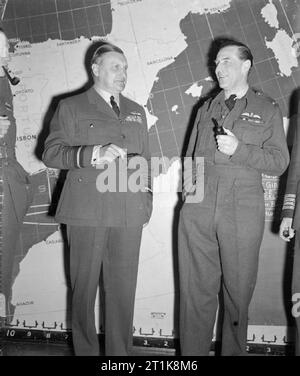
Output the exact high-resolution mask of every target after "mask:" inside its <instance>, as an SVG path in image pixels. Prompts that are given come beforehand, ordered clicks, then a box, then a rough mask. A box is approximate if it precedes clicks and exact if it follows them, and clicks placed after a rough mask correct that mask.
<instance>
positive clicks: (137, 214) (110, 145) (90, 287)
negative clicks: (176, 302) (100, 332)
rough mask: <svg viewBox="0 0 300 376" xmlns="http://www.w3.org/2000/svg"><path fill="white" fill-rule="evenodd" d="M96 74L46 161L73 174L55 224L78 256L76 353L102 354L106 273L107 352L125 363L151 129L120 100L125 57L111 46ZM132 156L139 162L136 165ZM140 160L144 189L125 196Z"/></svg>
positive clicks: (97, 60)
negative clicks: (98, 312) (100, 307)
mask: <svg viewBox="0 0 300 376" xmlns="http://www.w3.org/2000/svg"><path fill="white" fill-rule="evenodd" d="M91 68H92V73H93V77H94V86H93V87H92V88H91V89H89V90H88V91H86V92H84V93H83V94H80V95H77V96H73V97H70V98H67V99H65V100H63V101H61V102H60V105H59V107H58V109H57V111H56V114H55V115H54V118H53V120H52V123H51V129H50V135H49V137H48V138H47V140H46V143H45V151H44V154H43V161H44V162H45V164H46V165H47V166H49V167H52V168H59V169H67V170H69V171H68V175H67V179H66V182H65V184H64V188H63V191H62V194H61V197H60V201H59V204H58V207H57V211H56V219H57V221H58V222H61V223H66V224H67V230H68V239H69V244H70V249H71V252H70V253H71V260H70V267H71V284H72V293H73V298H72V336H73V344H74V349H75V354H76V355H99V344H98V337H97V333H96V329H95V315H94V307H95V299H96V291H97V287H98V284H99V276H100V271H101V267H102V270H103V282H104V292H105V353H106V355H124V356H126V355H129V354H130V350H131V347H132V328H133V313H134V300H135V290H136V280H137V270H138V259H139V249H140V241H141V234H142V227H143V224H145V223H147V222H148V220H149V217H150V214H151V210H152V195H151V184H150V183H149V180H148V162H149V161H150V153H149V144H148V130H147V122H146V115H145V111H144V109H143V108H142V107H141V106H140V105H138V104H137V103H136V102H133V101H131V100H129V99H128V98H126V97H124V96H123V95H121V92H122V91H123V89H124V87H125V84H126V81H127V60H126V58H125V56H124V54H123V52H122V50H120V49H119V48H118V47H116V46H113V45H110V44H104V45H102V46H100V47H99V48H98V49H97V50H96V51H95V53H94V56H93V58H92V61H91ZM129 155H131V156H133V155H135V156H136V157H135V158H133V159H131V160H129V159H128V158H129ZM139 156H140V157H139ZM126 157H127V158H126ZM136 158H138V159H139V160H140V159H141V160H140V162H141V165H143V168H141V170H142V173H141V180H142V182H141V185H140V186H141V189H137V190H134V189H131V188H132V187H127V189H124V187H122V189H121V188H120V185H119V184H118V183H120V181H123V183H124V174H121V175H120V176H119V174H118V170H119V167H120V166H121V165H123V167H124V163H123V160H125V161H126V159H127V161H129V165H128V169H127V167H126V170H127V171H125V173H128V180H126V179H127V178H126V177H125V184H127V182H126V181H128V184H129V179H130V177H132V174H131V173H133V170H131V171H130V163H131V162H132V161H133V160H134V159H136ZM143 162H146V166H145V164H144V163H143ZM104 165H105V166H106V167H108V169H107V170H106V171H108V170H109V169H110V171H114V168H115V172H111V174H108V181H109V180H111V184H112V186H111V188H112V189H109V190H108V191H106V192H105V189H103V188H105V187H104V184H105V179H102V176H103V175H101V174H104V172H105V171H102V172H101V170H100V169H99V168H101V166H104ZM125 166H126V163H125ZM123 172H124V170H123ZM100 173H101V174H100ZM114 183H117V184H116V185H115V186H114ZM108 184H109V183H108Z"/></svg>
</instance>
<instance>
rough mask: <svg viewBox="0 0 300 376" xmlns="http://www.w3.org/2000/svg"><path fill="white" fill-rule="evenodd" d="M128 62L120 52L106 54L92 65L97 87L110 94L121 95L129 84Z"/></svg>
mask: <svg viewBox="0 0 300 376" xmlns="http://www.w3.org/2000/svg"><path fill="white" fill-rule="evenodd" d="M127 68H128V64H127V60H126V58H125V56H124V55H123V54H121V53H119V52H114V51H111V52H106V53H104V54H103V55H102V56H101V57H100V58H99V61H97V62H96V63H95V64H93V65H92V70H93V74H94V78H95V85H96V86H97V87H98V88H100V89H102V90H105V91H107V92H109V93H110V94H112V95H114V96H116V95H118V94H120V93H121V92H122V91H123V90H124V88H125V86H126V82H127Z"/></svg>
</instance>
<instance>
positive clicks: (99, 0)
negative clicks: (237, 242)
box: [0, 0, 300, 343]
mask: <svg viewBox="0 0 300 376" xmlns="http://www.w3.org/2000/svg"><path fill="white" fill-rule="evenodd" d="M0 12H2V21H1V26H2V27H3V28H4V30H5V31H6V33H7V35H8V37H9V39H10V43H11V46H12V47H11V62H10V65H9V68H10V70H11V72H12V73H13V74H15V75H17V76H19V77H20V79H21V82H20V84H19V85H17V86H15V87H13V91H14V92H13V94H14V115H15V118H16V121H17V158H18V160H19V161H20V163H21V164H22V165H23V167H24V168H25V169H26V170H27V171H28V172H29V173H30V174H31V178H32V180H33V182H34V186H35V196H34V202H33V204H32V206H31V208H30V210H29V212H28V213H27V215H26V218H25V221H24V226H23V230H22V234H21V242H20V250H19V256H18V258H17V259H16V262H15V281H14V284H13V288H12V297H11V312H10V314H11V316H12V317H11V318H12V322H11V325H12V326H13V327H16V328H17V327H18V328H22V327H33V328H36V329H45V328H46V329H47V328H48V329H49V330H52V329H53V330H62V331H63V330H66V329H67V328H69V320H68V304H67V301H68V283H67V277H66V261H65V256H66V250H65V248H64V242H63V238H62V233H61V231H60V228H59V225H58V224H57V223H55V222H54V220H53V217H52V216H51V215H50V214H49V212H50V213H51V205H52V203H53V201H55V197H56V196H55V194H56V193H55V192H56V187H57V180H58V174H59V172H58V171H55V170H51V169H47V168H46V167H45V166H44V165H43V163H42V162H41V160H40V154H39V150H38V148H39V140H40V137H41V134H42V133H43V129H44V128H45V127H46V126H47V122H48V120H49V116H50V115H51V111H49V108H50V105H51V103H52V100H53V98H54V97H57V96H59V95H62V94H65V93H68V92H71V91H74V90H76V89H78V88H80V87H82V86H83V85H84V84H85V82H86V80H87V74H86V71H85V68H84V57H85V54H86V51H87V49H88V47H89V46H90V44H91V43H92V41H95V40H97V39H105V40H108V41H110V42H112V43H115V44H117V45H118V46H120V47H121V48H122V49H123V50H124V52H125V54H126V56H127V58H128V63H129V70H128V84H127V87H126V90H125V94H126V95H128V96H129V97H131V98H133V99H134V100H136V101H137V102H139V103H140V104H141V105H143V106H144V107H145V110H146V113H147V118H148V126H149V136H150V146H151V152H152V154H153V156H157V157H165V158H166V159H165V163H164V164H163V168H162V171H161V172H160V173H159V174H157V176H155V181H154V188H155V191H156V192H155V195H154V211H153V216H152V219H151V221H150V223H149V225H148V226H147V227H146V228H145V229H144V233H143V240H142V246H141V257H140V264H139V278H138V287H137V296H136V305H135V317H134V334H135V335H141V336H152V337H176V336H178V331H177V312H178V306H177V298H178V294H177V293H178V289H177V274H176V272H177V268H176V244H175V242H174V231H173V230H174V228H176V215H175V214H176V212H177V202H178V195H177V192H176V189H173V190H172V189H166V191H165V192H164V190H163V189H162V187H167V188H168V187H169V188H170V187H173V186H174V184H175V185H176V181H177V180H178V177H179V175H180V163H179V159H178V157H180V156H181V155H182V150H183V145H184V140H185V138H186V133H187V129H188V124H189V122H190V119H191V116H192V113H193V108H194V107H195V106H196V105H197V103H198V101H199V100H201V99H202V98H204V97H205V96H206V95H207V94H208V93H209V92H210V91H211V90H212V88H213V87H214V82H213V79H212V77H211V73H210V70H209V68H208V66H207V62H208V53H209V48H210V45H211V41H212V39H214V38H218V37H224V36H227V37H233V38H236V39H238V40H240V41H242V42H245V43H246V44H248V45H249V47H250V48H251V49H252V51H253V53H254V58H255V64H254V68H253V70H252V73H251V76H250V81H251V84H252V85H253V86H254V87H256V88H257V89H259V90H263V91H264V92H265V93H267V94H269V95H270V96H272V97H273V98H274V99H275V100H276V101H277V102H278V103H279V106H280V108H281V110H282V113H283V116H284V124H285V128H286V132H287V134H289V143H290V144H291V143H292V137H291V136H290V131H289V132H288V126H289V125H291V124H293V123H295V110H294V107H293V100H294V99H293V98H295V96H297V90H298V88H299V85H300V74H299V59H298V56H297V55H298V50H297V33H299V32H300V8H299V2H298V1H297V0H186V1H182V0H111V1H108V0H43V1H40V0H26V1H23V0H6V1H3V0H2V1H0ZM290 128H291V127H290ZM167 158H168V159H167ZM283 180H284V179H283ZM283 185H284V182H283V183H282V182H280V181H278V179H276V178H273V177H269V176H265V177H264V186H265V191H266V196H265V199H266V231H265V237H264V241H263V246H262V252H261V260H260V261H261V263H260V272H259V278H258V283H257V288H256V290H255V294H254V298H253V301H252V304H251V307H250V318H249V320H250V321H249V324H250V326H249V341H254V342H266V341H267V340H268V338H270V339H271V340H273V338H274V337H275V336H276V340H277V343H285V341H286V326H287V325H289V319H290V318H289V314H288V309H287V308H286V306H285V305H284V300H286V299H287V296H286V291H285V289H284V288H283V287H282V285H283V282H285V281H286V277H285V276H286V273H287V271H286V268H287V265H289V263H290V257H288V256H287V253H286V252H285V246H284V245H283V244H282V243H281V242H280V240H279V238H278V235H277V234H276V222H278V220H277V217H276V216H277V211H278V208H279V206H280V195H278V192H279V188H278V187H280V186H283ZM167 191H168V193H166V192H167ZM49 208H50V209H49ZM174 271H175V272H174ZM97 310H98V302H97V304H96V312H97ZM97 322H98V320H97Z"/></svg>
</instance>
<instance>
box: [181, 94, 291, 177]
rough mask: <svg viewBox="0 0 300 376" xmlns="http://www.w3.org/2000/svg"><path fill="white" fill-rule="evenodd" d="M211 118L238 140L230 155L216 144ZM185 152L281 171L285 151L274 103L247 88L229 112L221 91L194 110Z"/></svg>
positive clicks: (259, 169) (220, 161)
mask: <svg viewBox="0 0 300 376" xmlns="http://www.w3.org/2000/svg"><path fill="white" fill-rule="evenodd" d="M214 119H215V120H214ZM215 121H217V122H219V123H220V124H221V125H222V126H223V127H225V128H227V129H229V130H231V131H232V132H233V133H234V135H235V136H236V137H237V139H238V140H239V143H238V147H237V149H236V151H235V152H234V154H233V155H232V156H230V157H229V156H227V155H225V154H224V153H221V152H219V151H218V150H217V148H216V140H215ZM186 156H191V157H204V159H205V160H206V161H209V162H210V163H215V164H226V165H227V166H232V167H234V166H239V167H242V168H245V169H248V170H249V171H250V170H251V172H253V171H257V173H258V174H262V173H264V174H267V175H278V176H279V175H281V174H282V173H283V172H284V171H285V170H286V168H287V166H288V163H289V152H288V148H287V143H286V137H285V134H284V129H283V118H282V114H281V111H280V109H279V106H278V104H277V103H276V102H275V101H273V100H272V99H270V98H268V97H267V96H265V95H264V94H263V93H262V92H260V91H255V90H254V89H251V88H249V89H248V91H247V93H246V95H245V96H244V97H243V98H241V99H238V100H237V101H236V104H235V107H234V108H233V110H232V111H230V112H229V111H228V110H226V109H225V108H224V92H223V91H221V92H220V93H219V94H218V95H217V96H216V97H215V98H213V99H209V100H207V101H206V102H205V103H204V105H203V106H202V107H201V108H200V110H199V111H198V114H197V117H196V120H195V125H194V129H193V131H192V134H191V138H190V142H189V146H188V149H187V154H186Z"/></svg>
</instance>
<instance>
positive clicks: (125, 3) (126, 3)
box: [118, 0, 142, 5]
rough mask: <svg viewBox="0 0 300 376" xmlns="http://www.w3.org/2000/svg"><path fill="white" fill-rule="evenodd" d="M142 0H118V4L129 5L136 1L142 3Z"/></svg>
mask: <svg viewBox="0 0 300 376" xmlns="http://www.w3.org/2000/svg"><path fill="white" fill-rule="evenodd" d="M141 2H142V0H126V1H118V5H129V4H134V3H141Z"/></svg>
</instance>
